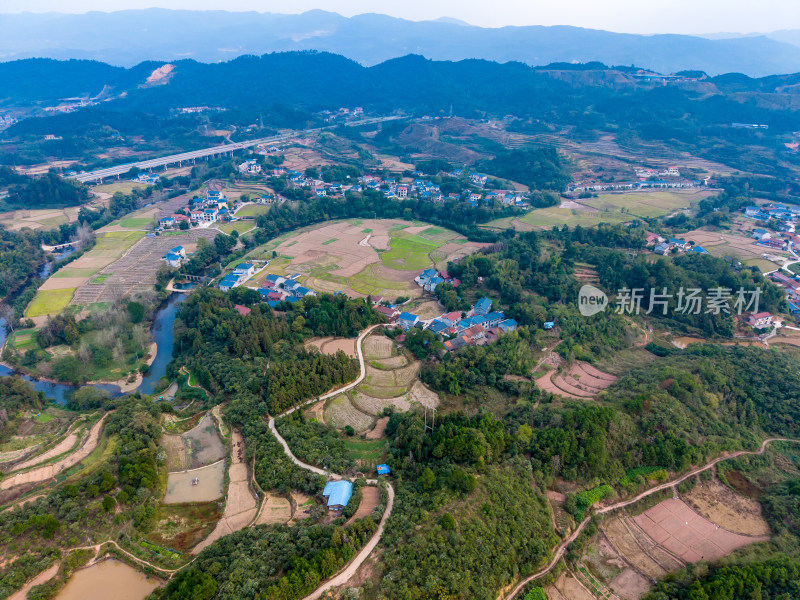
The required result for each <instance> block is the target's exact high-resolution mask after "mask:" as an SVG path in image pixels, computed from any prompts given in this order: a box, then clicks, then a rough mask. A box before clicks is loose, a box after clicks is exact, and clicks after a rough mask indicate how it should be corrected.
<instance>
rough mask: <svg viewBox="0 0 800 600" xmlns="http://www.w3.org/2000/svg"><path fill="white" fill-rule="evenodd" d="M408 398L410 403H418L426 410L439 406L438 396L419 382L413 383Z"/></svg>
mask: <svg viewBox="0 0 800 600" xmlns="http://www.w3.org/2000/svg"><path fill="white" fill-rule="evenodd" d="M408 398H409V400H410V401H411V402H412V403H413V402H419V403H420V404H422V405H423V406H427V407H428V408H435V407H437V406H439V395H438V394H437V393H436V392H434V391H433V390H431V389H429V388H428V386H426V385H425V384H424V383H422V382H421V381H419V380H417V381H415V382H414V385H412V386H411V390H410V391H409V393H408Z"/></svg>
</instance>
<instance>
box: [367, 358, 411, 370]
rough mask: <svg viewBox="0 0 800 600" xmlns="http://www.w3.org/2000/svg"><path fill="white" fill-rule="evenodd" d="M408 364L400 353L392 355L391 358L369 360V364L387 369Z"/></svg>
mask: <svg viewBox="0 0 800 600" xmlns="http://www.w3.org/2000/svg"><path fill="white" fill-rule="evenodd" d="M407 364H408V360H407V359H406V357H405V356H403V355H402V354H401V355H399V356H392V357H391V358H380V359H378V360H373V361H370V366H377V367H379V368H383V369H386V370H387V371H388V370H391V369H397V368H399V367H404V366H406V365H407Z"/></svg>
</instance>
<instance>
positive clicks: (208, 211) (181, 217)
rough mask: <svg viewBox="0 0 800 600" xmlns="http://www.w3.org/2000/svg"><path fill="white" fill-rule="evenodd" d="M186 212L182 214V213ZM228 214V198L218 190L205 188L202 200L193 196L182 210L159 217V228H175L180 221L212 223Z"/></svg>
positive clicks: (178, 225) (190, 223)
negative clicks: (204, 195)
mask: <svg viewBox="0 0 800 600" xmlns="http://www.w3.org/2000/svg"><path fill="white" fill-rule="evenodd" d="M184 212H185V213H188V214H183V213H184ZM229 215H230V212H229V211H228V199H227V198H226V197H225V194H223V193H222V192H220V191H217V190H207V191H206V197H205V199H203V200H200V199H197V198H193V199H192V200H191V201H190V203H189V205H187V207H186V209H185V210H184V211H183V212H177V213H174V214H171V215H168V216H166V217H163V218H162V219H159V221H158V225H159V228H160V229H162V230H164V229H176V228H179V227H180V224H181V221H185V222H187V223H189V225H192V224H195V225H197V224H200V223H214V222H215V221H218V220H220V219H224V218H226V217H228V216H229Z"/></svg>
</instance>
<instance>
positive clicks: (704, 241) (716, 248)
mask: <svg viewBox="0 0 800 600" xmlns="http://www.w3.org/2000/svg"><path fill="white" fill-rule="evenodd" d="M681 238H682V239H685V240H687V241H693V242H695V244H697V245H699V246H702V247H703V248H705V249H706V250H708V252H709V254H712V255H713V256H717V257H720V258H721V257H724V256H732V257H734V258H738V259H739V260H741V261H754V260H763V259H762V258H761V255H762V254H772V255H775V256H780V257H785V258H789V257H790V255H789V253H787V252H782V251H780V250H773V249H772V248H765V247H763V246H759V245H757V244H756V243H755V240H753V239H751V238H750V237H747V235H745V234H744V233H729V232H719V231H705V230H703V229H695V230H694V231H689V232H688V233H685V234H683V235H682V236H681ZM771 264H774V263H771ZM775 268H777V265H775V266H774V267H772V268H770V269H767V270H772V269H775Z"/></svg>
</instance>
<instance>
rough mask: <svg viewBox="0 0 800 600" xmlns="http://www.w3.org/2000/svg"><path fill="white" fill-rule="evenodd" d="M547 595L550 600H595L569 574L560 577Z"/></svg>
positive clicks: (548, 590)
mask: <svg viewBox="0 0 800 600" xmlns="http://www.w3.org/2000/svg"><path fill="white" fill-rule="evenodd" d="M545 593H546V594H547V598H548V599H549V600H595V597H594V596H593V595H592V594H590V593H589V591H588V590H587V589H586V588H584V587H583V586H582V585H581V584H580V582H579V581H578V580H577V579H575V578H574V577H573V576H572V575H570V574H568V573H562V574H561V575H559V577H558V579H556V582H555V583H554V584H553V585H551V586H549V587H548V588H547V589H546V590H545Z"/></svg>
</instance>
